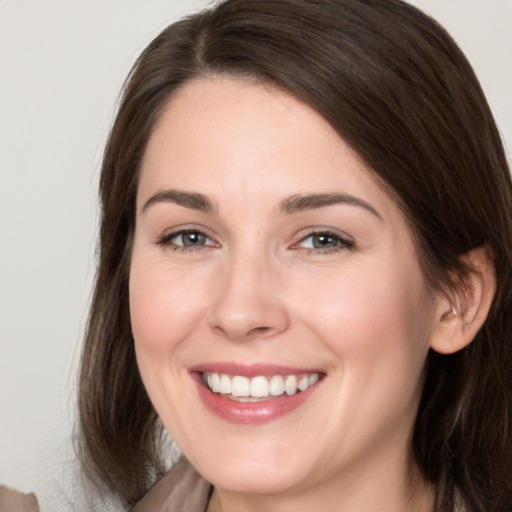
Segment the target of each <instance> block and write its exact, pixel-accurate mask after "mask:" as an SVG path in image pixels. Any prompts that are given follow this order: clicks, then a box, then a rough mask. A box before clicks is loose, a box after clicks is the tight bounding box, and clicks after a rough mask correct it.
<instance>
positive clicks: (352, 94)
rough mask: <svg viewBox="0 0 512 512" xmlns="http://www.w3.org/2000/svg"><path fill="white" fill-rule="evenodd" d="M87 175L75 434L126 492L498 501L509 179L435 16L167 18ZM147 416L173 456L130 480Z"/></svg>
mask: <svg viewBox="0 0 512 512" xmlns="http://www.w3.org/2000/svg"><path fill="white" fill-rule="evenodd" d="M100 192H101V201H102V224H101V234H100V254H99V258H100V260H99V270H98V276H97V281H96V289H95V295H94V300H93V304H92V309H91V314H90V321H89V328H88V332H87V336H86V343H85V347H84V353H83V359H82V370H81V384H80V417H81V429H82V441H83V456H84V461H85V464H86V466H87V467H88V468H92V469H90V471H92V472H96V473H97V474H99V475H100V477H101V479H102V480H103V482H105V483H106V484H107V485H108V486H109V488H110V489H112V490H113V491H114V492H115V493H117V494H118V495H119V496H120V497H121V498H122V499H123V501H124V503H125V504H126V506H128V507H130V506H133V505H134V504H135V503H137V502H138V501H139V500H141V498H142V497H143V496H144V495H145V497H144V498H142V500H141V501H140V502H139V503H138V505H136V506H135V509H134V510H136V511H141V510H142V511H143V510H201V511H203V510H208V511H209V512H212V511H218V510H224V511H230V510H231V511H232V510H269V511H271V510H292V509H293V510H310V509H312V508H313V507H315V508H316V509H318V510H325V511H330V510H333V511H334V510H336V511H341V510H343V511H345V510H394V511H401V510H404V511H405V510H417V511H431V510H436V511H448V510H478V511H489V510H511V507H512V505H511V504H512V488H511V482H512V468H511V460H512V453H511V451H512V443H511V437H510V430H509V425H510V422H511V419H512V418H511V410H512V409H511V398H512V397H511V394H512V383H511V375H512V372H511V369H512V368H511V366H512V365H511V348H510V335H511V332H512V325H511V324H512V314H511V310H510V308H511V300H510V299H511V287H510V282H511V270H512V266H511V265H512V245H511V240H512V225H511V223H512V220H511V219H512V211H511V206H512V200H511V199H512V187H511V182H510V175H509V170H508V167H507V163H506V158H505V155H504V151H503V147H502V144H501V141H500V137H499V134H498V131H497V129H496V126H495V123H494V120H493V118H492V115H491V113H490V110H489V107H488V106H487V103H486V100H485V97H484V95H483V93H482V91H481V89H480V87H479V84H478V81H477V79H476V78H475V76H474V73H473V71H472V69H471V67H470V65H469V64H468V62H467V61H466V59H465V57H464V56H463V55H462V53H461V52H460V50H459V49H458V48H457V47H456V45H455V44H454V42H453V41H452V40H451V39H450V38H449V36H448V35H447V34H446V33H445V32H444V30H443V29H442V28H440V27H439V26H438V25H436V24H435V22H433V21H432V20H431V19H429V18H428V17H426V16H425V15H423V14H422V13H421V12H419V11H418V10H416V9H415V8H413V7H411V6H409V5H407V4H405V3H402V2H400V1H397V0H371V1H370V0H369V1H361V0H327V1H322V2H314V1H305V0H304V1H302V0H277V1H273V2H267V1H266V0H227V1H225V2H221V3H220V4H219V5H217V6H216V7H214V8H212V9H211V10H209V11H205V12H204V13H201V14H197V15H194V16H191V17H189V18H186V19H183V20H181V21H180V22H178V23H175V24H174V25H172V26H170V27H169V28H167V29H166V30H164V32H162V34H160V35H159V36H158V37H157V38H156V39H155V40H154V41H153V42H152V43H151V44H150V45H149V46H148V48H147V49H146V50H145V51H144V52H143V54H142V55H141V57H140V58H139V59H138V61H137V63H136V64H135V66H134V68H133V70H132V73H131V75H130V77H129V79H128V81H127V83H126V86H125V90H124V94H123V99H122V102H121V105H120V108H119V112H118V114H117V118H116V121H115V124H114V126H113V129H112V133H111V135H110V139H109V142H108V144H107V148H106V152H105V156H104V162H103V169H102V175H101V182H100ZM162 425H163V427H164V428H165V429H166V430H167V431H168V433H169V434H170V436H171V438H172V439H173V440H174V442H175V443H176V444H177V446H178V447H179V448H180V450H181V451H182V452H183V459H182V460H181V461H180V462H179V463H178V464H177V465H176V467H175V468H173V469H172V470H171V471H170V473H169V474H167V475H166V476H165V477H164V478H163V479H162V480H161V481H160V482H159V483H157V484H156V485H155V487H154V488H153V489H151V490H150V491H149V492H148V489H149V487H150V486H151V484H152V483H153V482H154V481H155V480H157V479H158V478H160V477H161V476H162V475H163V473H164V466H165V462H164V455H165V450H164V449H163V444H164V440H165V436H164V435H163V433H162V432H163V430H162V427H161V426H162ZM146 493H147V494H146Z"/></svg>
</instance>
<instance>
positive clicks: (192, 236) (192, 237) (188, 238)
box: [183, 232, 204, 246]
mask: <svg viewBox="0 0 512 512" xmlns="http://www.w3.org/2000/svg"><path fill="white" fill-rule="evenodd" d="M203 243H204V235H203V234H202V233H197V232H192V233H185V234H184V235H183V245H187V246H191V245H203Z"/></svg>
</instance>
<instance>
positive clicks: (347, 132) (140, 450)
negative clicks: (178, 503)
mask: <svg viewBox="0 0 512 512" xmlns="http://www.w3.org/2000/svg"><path fill="white" fill-rule="evenodd" d="M211 74H227V75H235V76H248V77H252V78H255V79H257V80H259V81H261V82H263V83H270V84H273V85H275V86H278V87H280V88H282V89H284V90H286V91H288V92H290V93H291V94H293V95H294V96H296V97H297V98H299V99H300V100H302V101H304V102H305V103H307V104H309V105H310V106H312V107H313V108H314V109H316V110H317V111H318V112H319V113H320V114H321V115H322V116H323V117H324V118H325V119H326V120H327V121H328V122H329V123H330V124H331V125H332V126H333V127H334V129H335V130H336V131H337V132H338V133H339V135H340V136H341V137H342V138H343V139H344V140H345V141H346V142H347V143H349V144H350V145H351V146H352V147H353V149H354V150H355V151H356V152H357V153H358V154H359V155H360V157H361V158H362V159H363V160H364V161H365V162H366V163H367V164H368V165H369V166H370V167H371V168H372V169H373V171H374V173H375V176H376V178H377V179H378V180H379V182H381V183H382V184H383V186H384V187H385V188H386V190H388V191H389V193H390V194H392V196H393V197H394V198H395V200H396V201H397V203H398V204H399V205H400V207H401V208H402V209H403V211H404V213H405V215H406V217H407V219H408V221H409V223H410V226H411V229H412V231H413V234H414V236H415V240H416V243H417V247H418V254H419V257H420V260H421V264H422V267H423V269H424V272H425V275H426V276H427V278H428V279H429V281H430V282H431V284H432V286H434V287H435V288H436V289H438V290H439V289H446V287H450V286H456V280H455V281H454V278H453V276H461V277H463V276H464V275H465V274H467V268H465V267H464V265H463V263H462V261H461V258H460V256H461V255H462V254H464V253H466V252H467V251H469V250H471V249H473V248H476V247H479V246H481V245H483V244H486V245H487V246H488V248H489V249H490V251H491V252H492V255H493V258H494V264H495V270H496V279H497V292H496V296H495V299H494V302H493V305H492V308H491V311H490V314H489V316H488V318H487V321H486V322H485V324H484V326H483V328H482V329H481V330H480V332H479V333H478V334H477V336H476V338H475V339H474V341H473V342H472V343H471V344H470V345H469V346H468V347H467V348H465V349H464V350H462V351H460V352H457V353H455V354H453V355H440V354H436V353H434V352H431V353H430V354H429V357H428V360H427V376H426V384H425V388H424V393H423V397H422V400H421V404H420V409H419V413H418V417H417V421H416V425H415V430H414V439H413V448H414V453H415V456H416V460H417V462H418V465H419V467H420V468H421V470H422V471H423V473H424V474H425V476H426V477H427V478H428V479H429V480H430V481H431V482H433V483H434V484H435V486H436V510H437V511H448V510H452V509H453V503H454V493H455V489H457V492H458V493H459V494H460V496H461V497H462V499H463V500H464V501H465V503H466V505H467V506H468V507H469V509H470V510H475V511H482V512H484V511H485V512H489V511H491V510H504V509H506V510H510V509H511V508H512V505H511V502H512V437H511V426H512V406H511V401H512V345H511V343H512V310H511V308H512V303H511V298H512V293H511V290H512V286H511V283H512V185H511V180H510V175H509V170H508V166H507V162H506V157H505V154H504V150H503V147H502V143H501V139H500V136H499V133H498V130H497V128H496V125H495V122H494V120H493V117H492V114H491V112H490V109H489V107H488V105H487V102H486V99H485V97H484V94H483V92H482V90H481V88H480V85H479V83H478V80H477V78H476V77H475V75H474V72H473V70H472V68H471V66H470V64H469V63H468V62H467V60H466V58H465V57H464V55H463V54H462V52H461V51H460V50H459V48H458V47H457V46H456V44H455V43H454V42H453V40H452V39H451V38H450V36H449V35H448V34H447V33H446V32H445V31H444V30H443V29H442V28H441V27H440V26H439V25H438V24H437V23H436V22H435V21H434V20H432V19H430V18H429V17H428V16H426V15H425V14H423V13H421V12H420V11H418V10H417V9H416V8H414V7H412V6H410V5H408V4H406V3H404V2H402V1H400V0H273V1H272V2H269V1H268V0H227V1H224V2H221V3H220V4H218V5H217V6H215V7H214V8H212V9H210V10H207V11H204V12H202V13H199V14H196V15H193V16H190V17H188V18H185V19H182V20H181V21H179V22H177V23H175V24H173V25H171V26H170V27H168V28H167V29H165V30H164V31H163V32H162V33H161V34H160V35H159V36H158V37H156V38H155V39H154V41H153V42H152V43H151V44H150V45H149V46H148V47H147V48H146V49H145V50H144V52H143V53H142V55H141V56H140V57H139V59H138V60H137V62H136V63H135V66H134V67H133V69H132V71H131V73H130V76H129V77H128V80H127V82H126V85H125V88H124V91H123V96H122V101H121V103H120V107H119V111H118V114H117V117H116V120H115V123H114V126H113V128H112V132H111V134H110V138H109V140H108V144H107V147H106V150H105V155H104V161H103V167H102V173H101V179H100V197H101V208H102V210H101V212H102V216H101V231H100V246H99V268H98V273H97V278H96V287H95V291H94V297H93V301H92V307H91V311H90V318H89V324H88V329H87V333H86V339H85V345H84V350H83V357H82V366H81V374H80V389H79V411H80V428H81V440H82V448H83V450H82V456H83V460H84V464H85V465H86V466H87V467H89V468H92V470H93V471H95V472H96V473H97V474H99V475H100V477H101V479H102V480H103V481H104V482H106V484H107V485H108V486H109V488H111V489H112V490H113V491H115V492H116V493H117V494H118V495H119V496H120V497H121V498H122V500H123V501H124V503H125V504H127V505H130V504H133V503H134V502H135V501H137V500H138V499H139V498H140V497H141V496H142V495H143V494H144V493H145V492H146V490H147V489H148V487H149V486H150V484H151V483H152V482H153V481H154V479H155V478H158V476H159V475H160V474H161V472H162V471H163V462H162V453H161V447H160V440H161V430H160V426H159V423H158V418H157V415H156V413H155V411H154V409H153V407H152V405H151V403H150V401H149V399H148V397H147V395H146V392H145V390H144V387H143V385H142V382H141V379H140V377H139V373H138V369H137V364H136V361H135V353H134V347H133V340H132V336H131V330H130V316H129V308H128V272H129V265H130V251H131V244H132V237H133V232H134V226H135V212H134V209H135V196H136V191H137V181H138V172H139V168H140V162H141V158H142V156H143V154H144V150H145V147H146V144H147V141H148V139H149V137H150V135H151V132H152V129H153V127H154V126H155V122H156V120H157V119H158V118H159V115H160V114H161V112H162V110H163V108H164V106H165V104H166V102H167V101H168V100H169V98H170V97H171V95H172V94H173V93H174V92H175V91H176V90H177V89H178V88H179V87H182V86H183V85H184V84H186V83H187V82H188V81H190V80H191V79H194V78H197V77H200V76H207V75H211ZM454 283H455V284H454Z"/></svg>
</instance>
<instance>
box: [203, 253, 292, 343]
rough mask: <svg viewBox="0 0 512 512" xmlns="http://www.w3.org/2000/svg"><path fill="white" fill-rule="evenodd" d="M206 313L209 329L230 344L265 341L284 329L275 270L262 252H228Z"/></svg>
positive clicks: (281, 301) (285, 314)
mask: <svg viewBox="0 0 512 512" xmlns="http://www.w3.org/2000/svg"><path fill="white" fill-rule="evenodd" d="M224 265H225V267H224V269H223V270H224V271H223V272H222V273H221V274H222V275H221V276H219V281H218V283H219V286H218V290H217V291H216V295H215V299H214V300H213V301H212V306H211V311H210V315H209V316H210V319H209V322H210V325H211V327H212V328H213V329H214V330H215V331H216V332H217V333H220V334H222V335H223V336H225V337H228V338H230V339H233V340H245V339H252V338H255V337H268V336H272V335H273V334H276V333H279V332H281V331H283V330H284V329H286V327H287V325H288V316H287V312H286V308H285V304H284V302H283V300H281V299H280V298H279V297H280V295H279V294H278V291H277V285H278V284H277V279H276V278H277V276H276V273H277V269H276V262H275V261H273V258H272V257H271V255H269V254H268V253H267V252H266V251H265V250H264V248H261V247H260V248H258V249H253V250H239V251H232V252H231V253H230V254H229V256H227V258H226V261H225V262H224Z"/></svg>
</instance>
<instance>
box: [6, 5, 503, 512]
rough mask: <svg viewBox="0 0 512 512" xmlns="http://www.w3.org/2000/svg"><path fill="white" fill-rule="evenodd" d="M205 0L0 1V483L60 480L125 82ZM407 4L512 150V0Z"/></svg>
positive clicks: (32, 485) (27, 485) (36, 484)
mask: <svg viewBox="0 0 512 512" xmlns="http://www.w3.org/2000/svg"><path fill="white" fill-rule="evenodd" d="M207 3H208V2H205V1H204V0H203V1H201V0H145V1H144V2H141V1H140V0H87V1H86V0H74V1H65V0H0V130H1V132H0V482H3V483H6V484H8V485H11V486H14V487H18V488H20V489H22V490H24V491H33V490H35V491H37V492H38V493H39V492H40V489H42V487H43V486H48V482H49V481H51V482H53V483H54V484H55V485H57V486H58V485H62V484H61V483H60V481H59V478H60V477H59V476H58V475H59V472H58V471H57V468H58V467H60V466H61V465H62V464H65V463H66V461H67V460H68V459H72V457H73V455H72V450H71V447H70V437H71V432H72V425H73V421H74V417H75V406H74V395H73V394H74V385H75V373H76V367H77V362H78V349H79V344H80V341H81V337H82V334H83V328H84V324H85V320H86V316H87V305H88V301H89V296H90V293H91V283H92V279H93V276H94V269H95V260H94V251H95V245H96V241H95V237H96V231H97V218H96V210H97V203H96V188H97V179H98V171H99V166H100V162H101V154H102V149H103V145H104V141H105V138H106V134H107V132H108V129H109V126H110V123H111V120H112V116H113V113H114V111H115V102H116V98H117V95H118V91H119V89H120V87H121V84H122V82H123V80H124V77H125V75H126V74H127V72H128V70H129V69H130V67H131V64H132V63H133V61H134V59H135V57H136V56H137V55H138V53H139V52H140V51H141V50H142V48H143V47H144V46H145V44H147V43H148V42H149V41H150V40H151V38H152V37H153V36H155V35H156V34H157V33H158V32H159V31H160V30H161V29H162V28H163V27H164V26H166V25H167V24H168V23H169V22H170V21H172V20H174V19H176V18H177V17H179V16H181V15H183V14H185V13H187V12H190V11H191V10H195V9H197V8H198V7H200V6H205V5H207ZM412 3H415V4H416V5H419V6H421V7H423V9H424V10H426V11H428V12H430V13H431V14H432V15H433V16H434V17H435V18H436V19H438V21H440V22H441V23H442V24H443V25H444V26H445V27H446V28H447V29H448V30H449V31H450V32H451V34H452V35H453V36H454V38H455V39H456V41H457V42H458V43H459V44H460V46H461V47H462V49H463V50H464V51H465V52H466V54H467V55H468V57H469V60H470V61H471V62H472V64H473V66H474V68H475V70H476V72H477V74H478V76H479V77H480V80H481V82H482V85H483V87H484V90H485V91H486V93H487V96H488V99H489V102H490V104H491V107H492V108H493V110H494V112H495V115H496V118H497V121H498V124H499V125H500V128H501V131H502V135H503V139H504V141H505V144H506V146H507V149H508V153H509V156H510V152H511V150H512V149H511V148H512V95H511V93H510V91H512V1H511V0H418V1H414V2H412ZM509 160H510V158H509ZM41 492H42V491H41ZM62 510H64V508H62Z"/></svg>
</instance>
